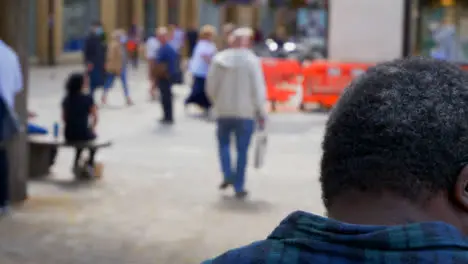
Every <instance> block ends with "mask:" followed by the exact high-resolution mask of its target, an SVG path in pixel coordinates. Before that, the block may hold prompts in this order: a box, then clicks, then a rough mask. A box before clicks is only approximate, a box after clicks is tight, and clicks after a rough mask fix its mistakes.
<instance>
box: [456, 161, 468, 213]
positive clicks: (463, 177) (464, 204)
mask: <svg viewBox="0 0 468 264" xmlns="http://www.w3.org/2000/svg"><path fill="white" fill-rule="evenodd" d="M453 191H454V193H453V195H454V198H455V201H456V203H457V204H458V206H460V209H462V210H463V211H466V212H468V165H465V166H464V167H463V169H462V170H461V171H460V174H459V175H458V178H457V181H456V182H455V186H454V190H453Z"/></svg>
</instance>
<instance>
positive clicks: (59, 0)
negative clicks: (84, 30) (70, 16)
mask: <svg viewBox="0 0 468 264" xmlns="http://www.w3.org/2000/svg"><path fill="white" fill-rule="evenodd" d="M52 2H53V5H54V14H53V19H54V20H53V21H54V23H53V27H54V56H55V60H56V61H57V58H59V57H60V56H61V55H62V53H63V0H52Z"/></svg>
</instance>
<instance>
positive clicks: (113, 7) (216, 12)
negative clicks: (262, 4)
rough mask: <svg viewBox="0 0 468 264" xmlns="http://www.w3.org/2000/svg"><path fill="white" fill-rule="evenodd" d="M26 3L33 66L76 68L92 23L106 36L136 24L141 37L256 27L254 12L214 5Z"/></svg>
mask: <svg viewBox="0 0 468 264" xmlns="http://www.w3.org/2000/svg"><path fill="white" fill-rule="evenodd" d="M27 1H29V3H30V6H31V8H30V10H31V12H30V14H29V21H30V34H29V35H30V46H29V50H30V57H31V60H32V61H36V62H37V63H39V64H52V63H65V62H68V61H70V62H71V61H73V62H76V61H77V60H79V59H81V57H80V56H81V55H80V54H79V53H80V51H81V50H82V48H83V43H84V38H85V37H86V35H87V34H88V32H89V29H90V26H91V24H92V23H93V22H94V21H101V22H102V24H103V26H104V30H105V31H106V32H108V33H109V32H112V31H113V30H115V29H127V28H128V27H130V25H131V24H132V23H136V24H137V25H139V26H141V27H142V28H143V29H144V32H145V35H146V36H147V35H149V34H152V32H154V29H155V28H156V27H158V26H165V25H168V24H178V25H180V26H181V27H187V26H189V25H194V26H201V25H204V24H212V25H214V26H216V27H217V28H220V27H221V25H222V24H223V23H225V22H233V23H236V24H238V25H249V26H258V25H260V18H259V14H260V8H258V7H253V6H231V5H228V6H226V5H215V4H212V3H209V2H208V1H206V0H27Z"/></svg>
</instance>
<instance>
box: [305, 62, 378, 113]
mask: <svg viewBox="0 0 468 264" xmlns="http://www.w3.org/2000/svg"><path fill="white" fill-rule="evenodd" d="M370 66H371V65H369V64H364V63H343V62H332V61H325V60H321V61H314V62H306V63H304V65H303V68H302V75H303V83H302V85H303V89H304V91H303V101H302V102H303V105H305V104H309V103H317V104H319V105H321V106H322V107H325V108H331V107H333V105H335V104H336V102H337V101H338V99H339V97H340V95H341V94H342V92H343V90H344V89H345V88H346V87H347V86H348V85H349V83H350V82H351V81H352V80H353V79H354V78H356V77H357V76H359V75H360V74H362V73H364V72H365V71H366V70H367V69H368V68H369V67H370Z"/></svg>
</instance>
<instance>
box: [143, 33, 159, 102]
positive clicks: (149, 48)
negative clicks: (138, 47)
mask: <svg viewBox="0 0 468 264" xmlns="http://www.w3.org/2000/svg"><path fill="white" fill-rule="evenodd" d="M160 46H161V44H160V43H159V40H158V38H157V37H156V32H155V34H154V35H151V36H150V37H149V38H148V40H146V59H147V60H148V79H149V81H150V96H151V99H152V100H156V99H157V91H158V89H157V87H156V80H154V76H153V69H154V65H155V63H156V56H157V54H158V50H159V47H160Z"/></svg>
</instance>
